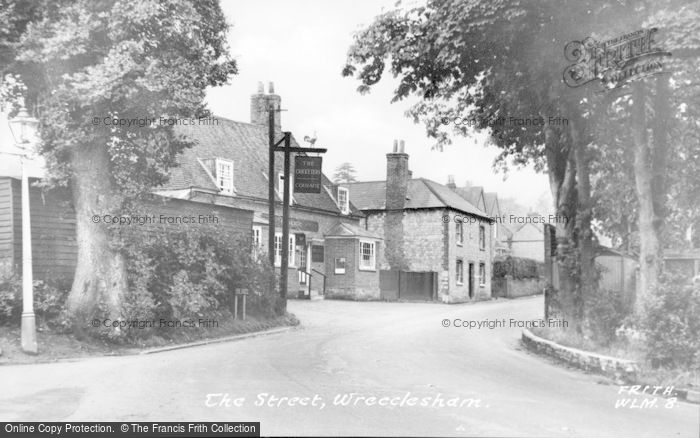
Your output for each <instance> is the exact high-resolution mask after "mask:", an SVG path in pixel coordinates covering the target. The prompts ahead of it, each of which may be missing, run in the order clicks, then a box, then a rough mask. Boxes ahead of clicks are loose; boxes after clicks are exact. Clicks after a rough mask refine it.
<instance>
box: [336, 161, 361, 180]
mask: <svg viewBox="0 0 700 438" xmlns="http://www.w3.org/2000/svg"><path fill="white" fill-rule="evenodd" d="M356 173H357V172H356V171H355V167H354V166H353V165H352V164H351V163H342V164H341V165H339V166H338V167H336V169H335V173H334V174H333V182H334V183H336V184H339V183H351V182H355V181H357V178H355V174H356Z"/></svg>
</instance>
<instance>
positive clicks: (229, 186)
mask: <svg viewBox="0 0 700 438" xmlns="http://www.w3.org/2000/svg"><path fill="white" fill-rule="evenodd" d="M215 166H216V185H217V186H218V187H219V190H221V193H224V194H226V195H233V161H231V160H224V159H221V158H217V159H216V160H215ZM224 168H228V169H229V171H230V172H229V173H230V175H228V177H226V176H225V175H224V174H223V173H224ZM224 178H225V179H224Z"/></svg>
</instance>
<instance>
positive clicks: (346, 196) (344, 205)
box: [338, 187, 350, 214]
mask: <svg viewBox="0 0 700 438" xmlns="http://www.w3.org/2000/svg"><path fill="white" fill-rule="evenodd" d="M338 208H339V209H340V212H341V213H343V214H348V213H350V191H349V190H348V189H346V188H345V187H338Z"/></svg>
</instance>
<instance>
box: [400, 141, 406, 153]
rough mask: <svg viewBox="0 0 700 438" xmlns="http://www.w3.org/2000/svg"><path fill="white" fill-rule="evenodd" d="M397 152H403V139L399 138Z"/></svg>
mask: <svg viewBox="0 0 700 438" xmlns="http://www.w3.org/2000/svg"><path fill="white" fill-rule="evenodd" d="M399 152H400V153H402V154H403V153H404V152H405V144H404V142H403V140H399Z"/></svg>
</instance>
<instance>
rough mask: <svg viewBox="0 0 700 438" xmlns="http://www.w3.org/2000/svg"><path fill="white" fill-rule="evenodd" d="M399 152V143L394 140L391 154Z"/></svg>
mask: <svg viewBox="0 0 700 438" xmlns="http://www.w3.org/2000/svg"><path fill="white" fill-rule="evenodd" d="M398 151H399V141H398V140H394V149H393V150H392V152H393V153H397V152H398Z"/></svg>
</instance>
